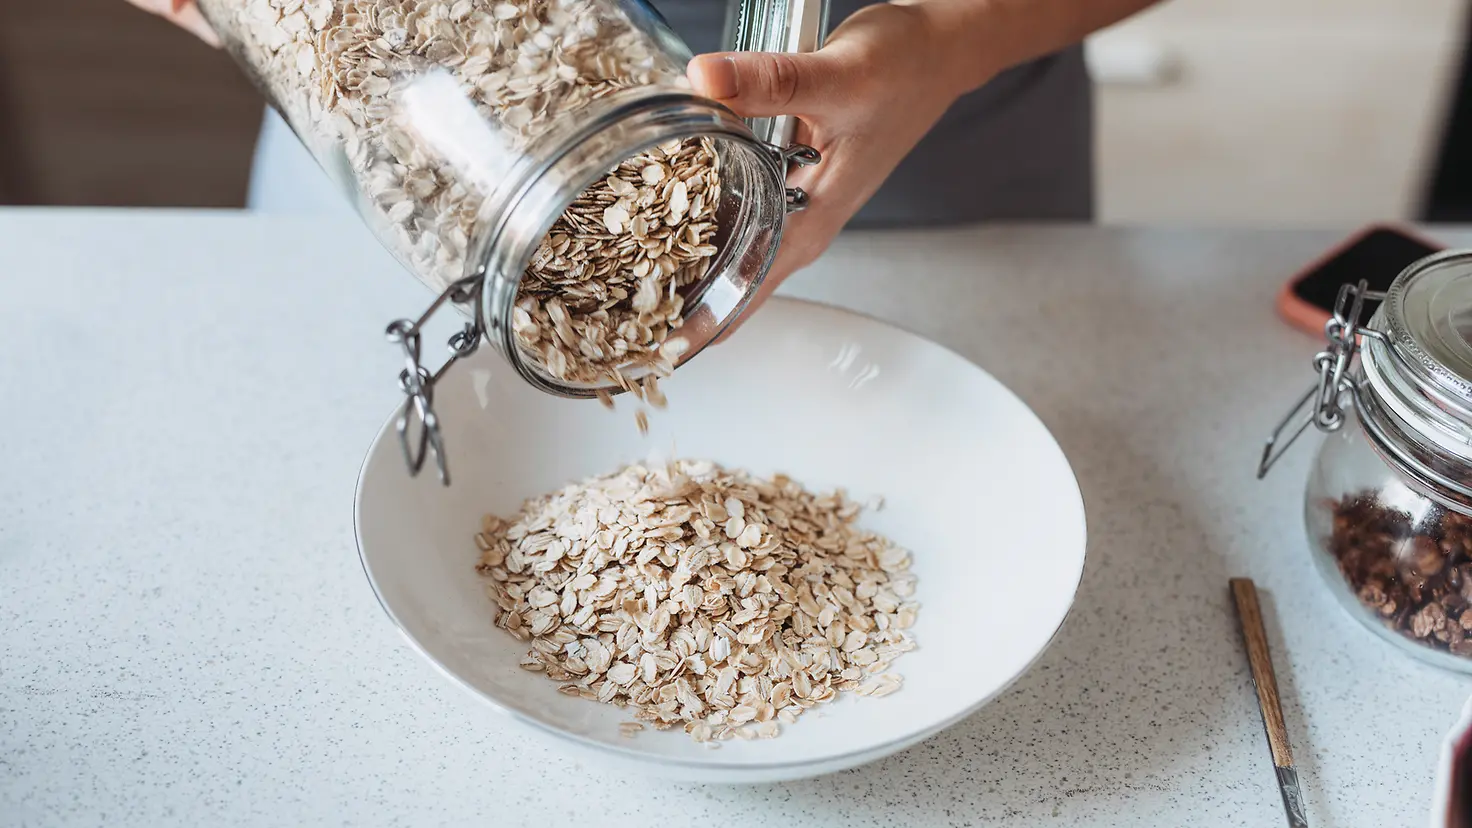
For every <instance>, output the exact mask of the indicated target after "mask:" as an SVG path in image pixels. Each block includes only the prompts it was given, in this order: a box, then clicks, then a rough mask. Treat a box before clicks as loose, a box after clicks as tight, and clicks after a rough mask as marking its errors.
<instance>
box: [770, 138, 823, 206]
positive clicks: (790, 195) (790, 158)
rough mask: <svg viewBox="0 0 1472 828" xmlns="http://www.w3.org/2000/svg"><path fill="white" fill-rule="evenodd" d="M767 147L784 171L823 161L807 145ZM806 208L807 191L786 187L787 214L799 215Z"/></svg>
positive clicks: (774, 145)
mask: <svg viewBox="0 0 1472 828" xmlns="http://www.w3.org/2000/svg"><path fill="white" fill-rule="evenodd" d="M767 147H768V148H769V149H771V151H772V153H773V154H774V155H776V157H777V162H778V163H779V164H781V165H782V169H784V170H790V169H792V168H793V167H811V166H813V165H814V164H816V163H818V162H819V161H822V160H823V156H822V155H821V154H819V152H818V151H817V150H815V149H813V148H812V147H810V146H808V145H807V144H790V145H788V146H785V147H779V146H777V145H776V144H768V145H767ZM807 208H808V194H807V191H806V190H804V189H803V188H801V187H788V188H787V212H788V213H800V212H802V211H803V210H806V209H807Z"/></svg>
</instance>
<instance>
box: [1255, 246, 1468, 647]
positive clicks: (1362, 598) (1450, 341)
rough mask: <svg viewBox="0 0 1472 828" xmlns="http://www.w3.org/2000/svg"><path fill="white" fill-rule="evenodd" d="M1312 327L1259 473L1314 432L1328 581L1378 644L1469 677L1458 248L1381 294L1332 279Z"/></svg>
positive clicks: (1318, 537) (1463, 276)
mask: <svg viewBox="0 0 1472 828" xmlns="http://www.w3.org/2000/svg"><path fill="white" fill-rule="evenodd" d="M1374 300H1381V305H1380V307H1379V309H1377V310H1376V311H1375V314H1374V315H1373V316H1372V317H1371V319H1370V321H1369V323H1368V324H1367V325H1364V326H1360V325H1358V324H1357V322H1358V320H1360V318H1361V315H1362V310H1363V307H1364V303H1365V302H1366V301H1374ZM1326 334H1327V337H1328V340H1329V348H1328V349H1327V350H1325V351H1323V352H1321V353H1320V354H1319V355H1318V356H1317V357H1316V358H1315V367H1316V369H1317V370H1318V373H1319V381H1318V382H1317V383H1316V384H1315V386H1314V388H1313V389H1311V390H1310V391H1309V393H1308V394H1306V395H1305V396H1304V398H1303V400H1302V401H1301V402H1300V404H1299V406H1298V407H1297V408H1296V409H1295V410H1294V412H1293V413H1292V414H1290V415H1289V418H1288V419H1287V420H1285V421H1284V422H1283V424H1281V425H1280V426H1279V428H1278V430H1277V431H1276V432H1275V433H1274V435H1273V438H1272V439H1271V440H1270V441H1269V443H1268V445H1267V446H1266V448H1265V449H1264V451H1263V458H1262V462H1261V464H1260V466H1259V470H1258V473H1259V477H1261V476H1262V475H1264V474H1266V473H1267V470H1268V468H1269V467H1270V466H1271V465H1272V463H1273V461H1275V460H1276V459H1277V458H1278V457H1279V456H1281V454H1282V451H1283V449H1286V447H1287V445H1286V443H1291V442H1292V439H1293V438H1294V437H1297V436H1298V434H1301V433H1302V432H1303V431H1304V430H1306V429H1307V428H1308V426H1309V425H1310V424H1312V425H1315V426H1316V427H1317V428H1318V429H1319V430H1321V431H1324V432H1326V433H1327V435H1328V436H1327V437H1326V439H1325V440H1324V443H1323V444H1322V446H1321V447H1320V449H1319V453H1318V457H1317V459H1316V461H1315V463H1314V466H1313V472H1312V474H1311V476H1310V478H1309V481H1308V488H1307V494H1306V498H1305V503H1304V514H1305V521H1306V525H1307V529H1308V537H1309V545H1310V547H1311V548H1312V550H1313V556H1314V561H1315V563H1316V565H1317V567H1318V569H1319V570H1320V572H1321V573H1322V574H1323V576H1324V578H1325V580H1326V581H1327V583H1328V584H1329V588H1330V589H1331V590H1332V591H1333V593H1334V595H1335V596H1336V597H1337V598H1338V599H1339V601H1340V603H1341V604H1342V605H1343V606H1344V607H1345V608H1346V609H1347V610H1348V611H1349V612H1350V614H1351V615H1353V616H1354V617H1356V618H1358V619H1359V620H1360V621H1362V622H1363V623H1365V624H1366V625H1367V626H1368V627H1369V628H1370V629H1371V630H1373V631H1375V632H1376V633H1378V634H1379V635H1380V636H1382V637H1383V638H1385V639H1386V640H1388V641H1391V642H1393V643H1394V644H1396V645H1397V646H1399V647H1401V648H1402V649H1404V650H1406V651H1407V652H1411V653H1414V654H1416V655H1417V656H1419V657H1421V658H1423V659H1426V660H1428V661H1431V662H1433V663H1436V664H1439V665H1442V666H1444V667H1450V668H1453V669H1457V670H1462V671H1466V672H1472V251H1451V252H1446V253H1440V254H1436V255H1434V256H1431V257H1428V258H1426V259H1423V260H1421V261H1420V262H1417V263H1416V264H1414V265H1412V266H1411V267H1409V268H1407V269H1406V270H1405V271H1404V272H1402V273H1401V274H1400V276H1399V277H1397V278H1396V280H1395V282H1394V283H1393V284H1392V286H1391V288H1390V290H1389V291H1387V292H1386V293H1385V294H1383V295H1381V294H1375V293H1371V292H1370V291H1368V290H1367V289H1366V286H1365V284H1364V283H1361V284H1359V285H1357V286H1356V285H1346V286H1345V287H1344V289H1343V290H1342V291H1341V293H1340V296H1339V300H1338V302H1337V304H1336V308H1335V312H1334V318H1333V320H1331V321H1330V322H1329V324H1328V326H1327V328H1326ZM1284 435H1289V436H1288V437H1287V439H1286V441H1284V440H1283V439H1282V438H1283V436H1284ZM1279 443H1284V445H1282V446H1281V447H1279V446H1278V444H1279Z"/></svg>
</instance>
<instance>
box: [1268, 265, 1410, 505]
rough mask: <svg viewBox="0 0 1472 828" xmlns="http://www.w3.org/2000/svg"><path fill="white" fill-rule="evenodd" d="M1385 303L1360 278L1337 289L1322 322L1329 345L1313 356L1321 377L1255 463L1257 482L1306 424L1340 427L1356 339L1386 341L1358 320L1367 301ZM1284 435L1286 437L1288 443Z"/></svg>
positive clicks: (1329, 429)
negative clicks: (1330, 311)
mask: <svg viewBox="0 0 1472 828" xmlns="http://www.w3.org/2000/svg"><path fill="white" fill-rule="evenodd" d="M1384 299H1385V294H1384V293H1382V292H1380V291H1374V290H1370V283H1369V282H1367V281H1365V280H1363V279H1362V280H1360V282H1359V284H1354V285H1348V284H1347V285H1343V286H1341V287H1340V288H1339V295H1338V296H1337V297H1335V299H1334V316H1333V318H1331V319H1330V320H1329V321H1328V322H1327V323H1325V324H1324V338H1325V339H1327V340H1328V341H1329V347H1328V348H1327V349H1325V350H1323V351H1320V352H1318V353H1317V354H1315V355H1314V371H1315V372H1317V373H1318V375H1319V379H1318V381H1317V382H1315V383H1314V384H1313V385H1312V386H1310V387H1309V389H1308V391H1307V392H1305V393H1304V395H1303V396H1302V397H1300V398H1299V400H1298V403H1297V404H1295V405H1294V406H1293V408H1292V409H1291V410H1290V411H1289V412H1288V415H1287V416H1286V417H1284V418H1283V420H1282V421H1281V422H1279V423H1278V427H1277V428H1275V429H1273V433H1272V435H1271V436H1269V437H1268V440H1267V443H1266V444H1264V445H1263V447H1262V457H1261V458H1259V459H1258V462H1257V479H1258V480H1261V479H1263V478H1264V477H1266V476H1267V473H1268V470H1269V469H1271V468H1272V467H1273V464H1275V463H1277V462H1278V459H1279V458H1281V457H1282V456H1283V455H1284V454H1285V453H1286V452H1287V451H1288V449H1289V448H1290V447H1292V445H1293V443H1294V441H1295V440H1297V439H1298V438H1299V437H1300V436H1302V434H1303V432H1305V431H1307V430H1308V427H1309V426H1310V425H1312V426H1314V427H1315V428H1317V429H1318V430H1319V431H1322V432H1324V433H1325V434H1328V433H1331V432H1335V431H1338V430H1339V428H1340V427H1341V426H1343V425H1344V406H1343V405H1342V404H1341V403H1340V400H1341V399H1342V398H1343V396H1344V393H1345V392H1347V391H1350V390H1351V389H1352V388H1353V380H1351V379H1350V376H1349V369H1350V366H1351V364H1352V363H1353V361H1354V357H1355V355H1356V354H1357V353H1359V342H1360V337H1362V336H1367V337H1370V338H1371V339H1378V340H1380V341H1382V342H1383V341H1385V334H1383V333H1381V332H1380V331H1377V330H1375V329H1374V328H1371V327H1369V326H1368V325H1360V324H1359V320H1360V316H1361V314H1362V313H1363V312H1364V308H1365V302H1380V301H1384ZM1295 423H1296V424H1295ZM1285 433H1287V435H1288V436H1287V437H1286V439H1285V438H1284V436H1283V435H1284V434H1285ZM1280 442H1281V443H1282V445H1281V446H1280V445H1279V443H1280Z"/></svg>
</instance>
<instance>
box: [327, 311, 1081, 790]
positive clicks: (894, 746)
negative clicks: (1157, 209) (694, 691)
mask: <svg viewBox="0 0 1472 828" xmlns="http://www.w3.org/2000/svg"><path fill="white" fill-rule="evenodd" d="M768 302H769V303H778V304H783V305H809V306H812V307H815V308H819V309H822V310H826V311H832V312H837V313H840V314H848V315H850V316H856V317H860V318H862V319H866V320H868V321H870V322H873V323H875V324H878V325H882V326H884V327H887V328H890V329H892V330H896V331H900V332H901V333H904V334H906V335H908V336H912V337H915V338H916V339H919V340H921V341H922V342H925V343H928V344H930V345H933V346H935V347H937V348H940V349H941V350H943V351H945V352H946V353H949V354H951V355H952V356H955V357H956V358H957V359H960V360H962V361H963V362H966V363H967V364H969V365H971V366H972V367H973V368H975V369H976V370H978V371H980V372H982V373H983V374H986V375H987V376H988V377H991V378H992V379H993V381H995V382H996V383H997V385H998V386H1000V387H1001V388H1002V390H1003V391H1004V392H1005V393H1006V394H1008V395H1009V396H1011V397H1012V398H1013V399H1014V400H1015V401H1016V402H1018V403H1019V404H1021V405H1022V407H1023V408H1025V409H1027V411H1028V413H1029V414H1031V415H1032V418H1033V419H1034V420H1035V421H1036V422H1037V424H1038V425H1039V426H1040V427H1041V428H1042V429H1043V433H1045V434H1047V436H1048V439H1049V440H1051V441H1052V442H1053V445H1054V446H1056V447H1057V448H1058V451H1059V453H1063V447H1062V446H1061V445H1059V443H1058V438H1057V437H1056V436H1055V435H1054V434H1053V432H1052V430H1051V429H1049V428H1048V424H1047V423H1045V422H1043V419H1042V418H1041V417H1039V416H1038V415H1037V412H1036V411H1034V410H1033V408H1032V406H1030V405H1028V404H1027V402H1026V401H1025V400H1023V399H1022V398H1021V397H1020V396H1018V395H1017V393H1016V392H1014V391H1013V390H1012V389H1011V388H1010V387H1008V386H1007V385H1006V384H1005V383H1003V382H1001V381H1000V380H997V379H996V377H994V376H992V374H991V372H989V371H987V370H986V369H985V368H983V367H981V366H980V365H978V364H977V363H975V362H973V361H972V360H970V359H968V358H966V357H965V356H963V355H962V354H960V353H957V352H956V351H955V350H954V349H952V348H950V347H948V346H946V345H944V344H942V343H940V342H936V341H935V340H933V339H930V338H929V337H925V336H922V335H920V334H918V333H916V332H914V331H912V330H910V329H909V328H906V327H904V326H903V325H898V324H895V323H893V322H890V321H887V320H884V319H880V318H879V317H877V316H874V315H873V314H869V313H864V312H862V311H856V310H852V309H849V308H845V307H842V306H840V305H836V304H832V303H828V302H822V301H816V300H812V299H799V298H795V297H791V296H773V297H772V298H771V299H769V300H768ZM401 408H402V404H399V405H396V406H394V409H393V412H392V413H390V414H389V417H388V420H387V421H386V422H385V423H384V424H383V426H382V427H380V428H379V430H378V432H377V433H376V434H375V435H374V437H373V440H372V441H371V442H369V444H368V450H367V452H366V453H365V454H364V455H363V461H362V463H361V464H360V465H359V467H358V479H357V482H356V483H355V484H354V487H353V546H354V548H355V549H357V552H358V564H359V566H361V567H362V569H363V575H364V576H365V577H366V578H367V579H368V585H369V587H370V588H371V589H372V590H373V597H374V600H376V601H377V602H378V606H379V608H380V609H382V610H383V612H384V614H385V615H386V616H388V619H389V621H391V622H392V623H393V625H394V628H395V629H397V630H398V632H399V635H401V636H402V637H403V638H404V640H406V641H407V642H408V643H409V646H410V648H411V649H413V650H414V652H415V653H417V654H418V655H419V656H420V657H421V658H423V659H424V660H425V661H427V662H429V663H430V664H431V665H432V666H433V667H434V669H435V670H436V671H437V672H439V673H440V674H441V675H443V676H444V677H446V678H448V679H449V680H450V681H451V682H452V683H453V684H455V685H457V686H459V687H460V688H462V689H464V690H466V691H467V692H469V693H470V694H471V695H472V696H475V697H476V698H478V699H480V700H481V701H483V702H484V703H486V704H487V705H489V706H490V707H491V709H493V710H495V711H496V712H498V713H500V714H501V715H504V716H509V717H510V718H511V719H513V720H514V721H516V722H519V723H521V724H523V725H527V726H530V727H531V728H533V729H535V730H539V731H541V732H543V733H546V734H548V735H551V736H553V737H555V738H558V739H562V740H564V741H568V742H571V743H573V744H576V745H578V746H580V747H584V748H587V749H589V750H592V751H595V752H600V753H610V754H613V755H616V756H619V757H621V758H626V759H629V760H631V761H634V762H641V763H644V764H650V765H658V766H664V767H668V768H680V769H693V770H702V771H731V772H735V773H741V772H747V773H758V772H763V771H774V770H775V771H781V770H788V769H798V768H805V767H815V766H820V765H840V766H843V767H853V766H855V765H858V764H862V763H864V762H866V761H868V760H866V759H865V757H868V756H873V757H874V758H875V759H878V758H882V757H884V756H888V755H890V754H892V753H895V752H898V751H899V750H902V749H904V748H906V747H909V746H911V745H914V744H917V743H918V742H919V741H921V740H924V739H926V738H928V737H930V736H932V735H934V734H936V733H939V732H941V731H942V730H946V729H947V728H950V727H952V726H953V725H955V724H956V723H958V722H960V721H961V720H962V719H965V718H968V717H969V716H971V715H972V714H973V713H975V712H976V711H978V710H980V709H981V708H982V707H984V706H986V705H987V704H989V703H991V702H992V701H994V700H995V699H996V698H997V697H999V696H1001V695H1002V694H1003V693H1005V692H1007V690H1009V689H1011V687H1012V685H1013V684H1016V683H1017V681H1018V680H1019V679H1021V678H1022V677H1023V676H1025V675H1027V673H1028V672H1030V671H1031V670H1032V668H1033V667H1035V666H1037V663H1038V661H1039V660H1041V659H1042V657H1043V654H1044V653H1046V652H1048V650H1049V649H1051V648H1052V646H1053V643H1054V642H1056V641H1057V640H1058V636H1059V634H1060V633H1061V632H1062V631H1063V627H1064V626H1065V625H1066V624H1067V622H1068V619H1069V617H1071V616H1072V615H1073V610H1074V607H1075V606H1077V604H1078V590H1079V587H1080V586H1081V585H1082V583H1083V576H1084V572H1085V571H1086V570H1087V568H1088V558H1089V531H1088V509H1087V503H1086V502H1085V500H1084V496H1083V489H1082V487H1081V486H1080V485H1079V482H1078V474H1077V473H1076V472H1075V471H1074V470H1073V464H1072V463H1070V462H1069V461H1068V456H1067V454H1064V456H1063V462H1064V466H1065V467H1066V468H1067V469H1068V476H1069V478H1070V479H1071V480H1072V481H1073V485H1072V486H1069V487H1065V488H1064V492H1070V493H1071V494H1072V496H1073V497H1074V498H1077V503H1078V510H1079V518H1080V522H1081V524H1082V525H1081V527H1080V528H1081V530H1082V533H1083V538H1082V540H1083V557H1082V559H1081V560H1080V562H1079V567H1078V577H1077V578H1076V579H1075V580H1074V582H1073V584H1072V587H1071V589H1070V592H1069V596H1068V605H1067V607H1066V608H1065V609H1064V611H1063V614H1062V616H1061V617H1060V618H1059V619H1058V623H1057V625H1056V626H1054V628H1053V631H1052V632H1051V633H1050V634H1049V635H1048V639H1047V640H1046V641H1045V642H1043V645H1042V646H1041V647H1039V648H1038V651H1037V652H1036V653H1034V654H1033V656H1032V658H1031V659H1029V660H1028V661H1027V663H1026V664H1024V665H1023V666H1022V668H1021V669H1019V670H1018V671H1017V672H1016V673H1015V674H1014V675H1013V676H1012V677H1011V678H1009V679H1007V680H1006V681H1005V682H1003V683H1002V684H1000V685H998V686H997V688H996V689H995V690H993V691H992V692H991V693H989V694H987V695H985V696H983V697H981V698H979V699H977V700H976V701H975V702H973V703H971V704H969V705H967V706H966V707H965V708H964V709H962V710H960V711H958V712H956V713H955V714H954V715H951V716H949V717H947V718H946V719H944V720H942V721H941V722H939V723H937V724H935V725H932V726H929V727H926V728H921V729H919V730H916V731H914V732H911V733H907V734H905V735H903V736H898V737H895V738H893V739H890V740H888V741H886V742H882V743H880V744H877V745H869V746H866V747H861V748H856V749H853V750H848V751H845V752H843V753H839V754H834V755H831V756H818V757H814V758H810V759H795V760H788V761H781V760H778V761H773V762H761V763H752V762H722V761H719V760H716V761H704V760H702V759H688V758H678V757H669V756H661V755H658V754H651V753H646V752H642V751H638V750H635V749H633V748H628V747H624V746H622V745H611V744H608V743H607V742H601V741H599V740H597V739H590V738H588V737H586V736H581V735H579V734H576V733H572V732H570V731H567V730H563V729H562V728H559V727H555V726H553V725H550V724H547V723H545V722H543V721H541V720H539V719H537V718H535V717H532V716H528V715H526V714H525V713H522V712H521V711H519V710H516V709H514V708H511V707H508V706H506V705H504V704H502V703H501V702H499V701H497V700H496V699H495V698H494V697H493V696H491V695H490V694H488V693H486V692H485V691H483V690H481V689H480V688H479V687H476V686H475V685H473V684H471V683H470V682H469V681H467V680H465V679H464V678H462V677H461V676H459V675H457V674H456V673H454V672H452V671H451V670H450V669H449V668H448V667H446V666H445V665H444V664H442V663H441V662H440V660H439V659H437V658H435V657H434V656H433V655H432V654H430V652H429V651H428V650H427V649H426V648H425V647H424V645H423V644H421V643H420V642H419V640H418V639H416V638H415V637H414V636H413V635H411V634H410V633H409V631H408V630H407V629H405V627H404V624H403V622H401V621H400V620H399V618H398V616H397V615H395V614H394V611H393V609H391V608H390V607H389V605H388V603H387V602H386V601H385V600H384V598H383V593H382V591H381V590H380V589H379V588H378V581H377V580H376V579H375V578H374V577H373V570H372V568H371V567H370V566H369V565H368V559H367V556H365V555H364V553H363V527H362V520H361V514H362V513H361V509H360V507H361V505H362V500H363V480H364V477H365V476H366V473H367V471H368V462H369V461H370V460H372V459H373V454H374V451H375V449H377V448H378V444H379V443H380V442H382V441H384V440H386V439H389V437H390V436H391V435H392V434H393V433H394V423H395V421H396V420H397V419H398V416H399V412H400V409H401ZM1062 493H1063V492H1060V495H1061V494H1062ZM1070 499H1072V498H1070ZM711 753H713V754H714V753H715V751H711Z"/></svg>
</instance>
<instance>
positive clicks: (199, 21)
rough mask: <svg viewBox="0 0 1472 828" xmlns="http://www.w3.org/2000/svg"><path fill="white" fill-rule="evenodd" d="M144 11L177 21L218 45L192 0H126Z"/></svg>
mask: <svg viewBox="0 0 1472 828" xmlns="http://www.w3.org/2000/svg"><path fill="white" fill-rule="evenodd" d="M128 2H129V3H132V4H133V5H135V6H137V7H138V8H140V9H143V10H144V11H148V12H153V13H154V14H156V15H158V16H159V17H162V18H164V19H165V20H169V21H172V22H174V23H177V24H178V25H179V26H181V27H182V28H184V29H185V30H187V31H189V32H192V33H193V34H194V35H195V36H196V37H198V38H199V39H200V40H203V41H204V42H205V43H208V44H210V45H211V46H219V45H220V38H219V37H218V36H216V35H215V30H214V29H211V28H210V24H209V23H207V22H205V19H204V15H202V14H200V13H199V8H198V7H197V6H195V5H194V0H128Z"/></svg>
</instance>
